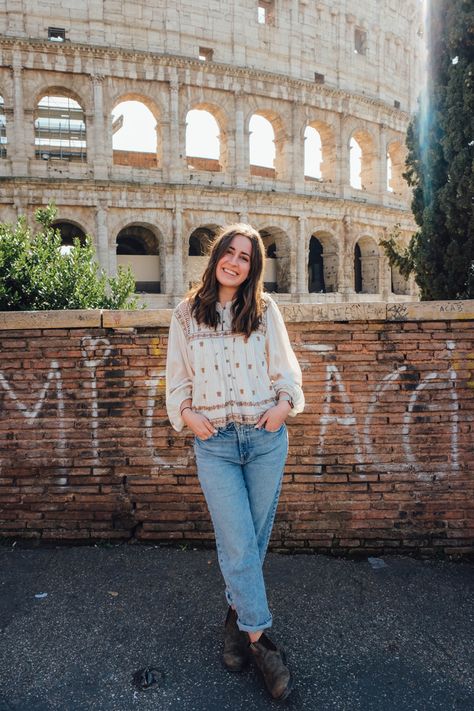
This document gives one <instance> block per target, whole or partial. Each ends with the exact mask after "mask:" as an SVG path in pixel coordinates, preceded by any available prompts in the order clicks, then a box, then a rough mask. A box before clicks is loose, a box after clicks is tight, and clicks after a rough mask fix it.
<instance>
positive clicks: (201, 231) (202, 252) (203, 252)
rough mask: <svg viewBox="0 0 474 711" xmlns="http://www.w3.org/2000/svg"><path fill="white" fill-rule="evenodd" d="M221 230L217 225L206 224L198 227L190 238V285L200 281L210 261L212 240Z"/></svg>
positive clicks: (188, 270)
mask: <svg viewBox="0 0 474 711" xmlns="http://www.w3.org/2000/svg"><path fill="white" fill-rule="evenodd" d="M219 230H220V226H219V225H217V224H205V225H200V226H199V227H196V229H194V230H193V231H192V232H191V234H190V235H189V238H188V269H187V272H188V283H189V286H190V287H191V285H192V284H194V283H196V282H197V281H199V280H200V278H201V276H202V274H203V272H204V270H205V268H206V265H207V262H208V259H209V248H210V246H211V243H212V240H213V239H214V237H216V235H217V233H218V232H219Z"/></svg>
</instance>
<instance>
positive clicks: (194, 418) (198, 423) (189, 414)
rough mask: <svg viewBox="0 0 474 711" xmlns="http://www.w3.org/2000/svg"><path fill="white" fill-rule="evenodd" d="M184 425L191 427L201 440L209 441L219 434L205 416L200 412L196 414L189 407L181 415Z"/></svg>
mask: <svg viewBox="0 0 474 711" xmlns="http://www.w3.org/2000/svg"><path fill="white" fill-rule="evenodd" d="M181 417H182V418H183V420H184V424H185V425H187V426H188V427H189V429H190V430H192V432H194V434H195V435H196V437H199V439H209V437H212V435H214V434H217V430H216V428H215V427H214V425H213V424H212V423H211V422H210V421H209V420H208V419H207V417H206V416H205V415H201V414H200V413H199V412H194V410H191V409H190V408H189V407H186V408H185V409H184V410H183V412H182V413H181Z"/></svg>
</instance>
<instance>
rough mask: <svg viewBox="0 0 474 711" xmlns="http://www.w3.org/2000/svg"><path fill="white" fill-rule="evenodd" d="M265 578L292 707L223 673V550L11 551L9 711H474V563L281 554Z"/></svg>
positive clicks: (3, 547)
mask: <svg viewBox="0 0 474 711" xmlns="http://www.w3.org/2000/svg"><path fill="white" fill-rule="evenodd" d="M265 576H266V580H267V589H268V595H269V601H270V606H271V609H272V612H273V615H274V620H275V621H274V627H273V629H272V631H271V636H272V637H273V639H274V640H275V641H277V642H278V643H280V644H281V645H283V647H284V648H285V650H286V652H287V657H288V661H289V665H290V666H291V668H292V671H293V673H294V677H295V687H296V688H295V691H294V692H293V694H292V695H291V696H290V697H289V699H288V700H287V701H286V702H285V703H284V704H280V705H277V704H276V703H275V702H273V701H272V700H271V699H270V698H269V697H268V696H267V694H266V692H265V690H264V688H263V686H262V682H261V679H260V677H259V676H258V675H257V673H256V671H255V670H254V669H253V667H250V668H249V669H248V670H246V671H244V672H243V673H241V674H230V673H228V672H227V671H226V670H225V668H224V667H223V666H222V664H221V660H220V653H221V639H222V628H223V621H224V617H225V613H226V603H225V599H224V595H223V585H222V580H221V576H220V571H219V568H218V565H217V560H216V554H215V552H214V551H213V550H203V549H199V550H193V549H192V548H186V547H183V548H179V547H178V548H169V547H159V546H152V545H141V544H135V545H130V544H119V545H116V544H113V545H100V546H75V547H64V546H58V547H54V546H51V547H28V546H24V545H22V544H21V543H20V542H19V543H18V544H12V543H11V542H10V543H6V542H4V543H3V544H0V711H135V710H139V711H240V710H242V711H243V710H244V709H245V710H246V711H247V710H252V711H263V710H269V709H275V708H278V706H280V708H287V709H292V710H293V711H303V710H304V711H329V710H331V711H332V710H336V711H392V710H393V711H395V710H396V711H405V710H406V711H434V710H435V709H436V710H438V709H439V711H448V710H450V709H456V710H458V709H463V710H465V711H474V604H473V602H474V593H473V590H474V566H473V564H472V563H468V562H464V563H459V562H448V561H433V560H430V561H424V560H416V559H412V558H409V557H402V556H393V557H389V556H387V557H384V558H383V559H380V558H379V559H361V560H349V559H342V558H332V557H326V556H323V555H314V554H313V555H278V554H269V555H268V557H267V561H266V565H265ZM144 669H146V670H150V669H153V670H154V671H153V672H148V674H147V675H146V676H145V677H143V676H142V677H140V676H138V677H137V676H136V674H137V673H139V674H140V672H141V670H144ZM134 677H135V681H134ZM140 679H141V680H142V681H143V680H144V681H145V683H146V682H148V683H150V686H149V687H148V688H146V689H142V688H140V686H141V685H140V683H137V682H139V680H140Z"/></svg>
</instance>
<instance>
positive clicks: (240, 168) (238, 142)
mask: <svg viewBox="0 0 474 711" xmlns="http://www.w3.org/2000/svg"><path fill="white" fill-rule="evenodd" d="M234 106H235V109H234V114H235V141H234V143H235V160H234V166H235V184H236V185H237V186H238V187H243V186H245V184H246V183H247V177H248V174H249V170H250V168H249V160H250V157H249V138H248V134H247V135H246V132H245V125H244V122H245V116H244V100H243V94H242V92H240V91H238V92H236V93H235V96H234Z"/></svg>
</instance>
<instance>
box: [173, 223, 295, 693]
mask: <svg viewBox="0 0 474 711" xmlns="http://www.w3.org/2000/svg"><path fill="white" fill-rule="evenodd" d="M264 266H265V247H264V245H263V241H262V238H261V237H260V235H259V233H258V232H257V231H256V230H255V229H253V227H250V225H245V224H236V225H230V226H229V227H227V228H226V229H224V231H223V232H222V233H221V234H220V235H219V236H218V237H217V238H216V239H215V240H214V242H213V245H212V249H211V253H210V257H209V262H208V264H207V267H206V269H205V271H204V274H203V276H202V279H201V281H200V283H199V284H198V285H197V286H196V287H195V288H194V289H193V290H191V291H190V292H189V294H188V296H187V298H186V299H185V300H184V301H182V302H181V303H180V304H179V305H178V306H177V307H176V309H175V311H174V313H173V317H172V320H171V326H170V333H169V342H168V357H167V363H166V407H167V410H168V416H169V418H170V421H171V424H172V425H173V427H174V428H175V429H176V430H177V431H178V432H179V431H181V430H182V429H183V427H184V426H187V427H189V429H190V430H191V431H192V432H193V434H194V435H195V438H194V451H195V455H196V463H197V470H198V477H199V481H200V484H201V487H202V490H203V492H204V496H205V498H206V501H207V505H208V508H209V512H210V514H211V518H212V522H213V525H214V531H215V535H216V542H217V550H218V557H219V564H220V568H221V572H222V575H223V577H224V581H225V586H226V588H225V594H226V599H227V603H228V605H229V607H228V611H227V617H226V621H225V625H224V652H223V661H224V664H225V666H226V667H227V669H229V671H234V672H236V671H241V670H242V669H243V668H244V666H245V665H246V664H247V662H248V661H249V660H250V659H251V660H252V661H253V662H254V663H255V664H256V666H257V667H258V668H259V669H260V670H261V671H262V673H263V676H264V679H265V683H266V685H267V689H268V691H269V693H270V694H271V696H272V697H273V698H274V699H279V700H281V699H284V698H286V697H287V696H288V695H289V693H290V692H291V689H292V683H293V682H292V678H291V674H290V671H289V669H288V667H287V665H286V662H285V658H284V655H282V652H281V650H280V649H279V648H278V647H277V646H276V645H275V644H274V643H273V642H272V641H271V640H270V638H269V637H268V636H267V635H266V633H265V632H264V630H265V629H267V628H268V627H270V626H271V624H272V615H271V613H270V610H269V608H268V602H267V597H266V591H265V584H264V579H263V572H262V564H263V560H264V558H265V553H266V550H267V546H268V542H269V539H270V534H271V530H272V526H273V519H274V516H275V511H276V507H277V503H278V498H279V494H280V489H281V483H282V478H283V469H284V465H285V461H286V455H287V451H288V436H287V432H286V427H285V420H286V418H287V416H288V415H293V416H294V415H296V414H297V413H299V412H301V411H302V410H303V407H304V396H303V391H302V389H301V369H300V367H299V365H298V361H297V360H296V357H295V354H294V353H293V350H292V348H291V345H290V341H289V338H288V334H287V332H286V328H285V324H284V322H283V319H282V317H281V314H280V312H279V310H278V307H277V306H276V304H275V302H274V301H273V300H272V299H271V297H270V296H269V295H268V294H265V293H264V292H263V273H264Z"/></svg>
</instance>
